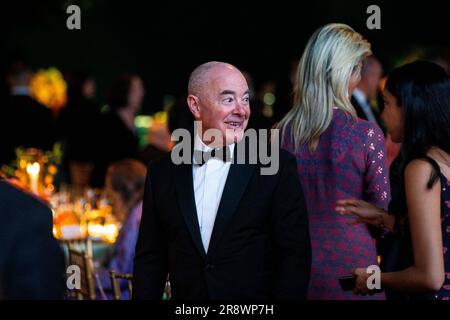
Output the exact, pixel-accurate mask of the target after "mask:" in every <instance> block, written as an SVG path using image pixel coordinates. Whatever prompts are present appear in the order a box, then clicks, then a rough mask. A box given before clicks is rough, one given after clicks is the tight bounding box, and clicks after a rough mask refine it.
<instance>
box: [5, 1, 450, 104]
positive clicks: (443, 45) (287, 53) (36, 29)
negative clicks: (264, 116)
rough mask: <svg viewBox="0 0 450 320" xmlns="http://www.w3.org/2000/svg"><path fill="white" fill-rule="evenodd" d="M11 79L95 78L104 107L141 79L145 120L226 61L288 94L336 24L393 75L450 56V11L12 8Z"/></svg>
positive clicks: (348, 5)
mask: <svg viewBox="0 0 450 320" xmlns="http://www.w3.org/2000/svg"><path fill="white" fill-rule="evenodd" d="M70 4H77V5H79V6H80V7H81V30H68V29H67V28H66V19H67V18H68V16H69V14H67V13H66V8H67V6H68V5H70ZM371 4H377V5H379V6H380V8H381V30H368V29H367V27H366V20H367V18H368V16H369V15H368V14H367V13H366V9H367V7H368V6H369V5H371ZM0 10H1V22H0V23H1V24H2V28H1V30H2V32H4V35H3V36H2V37H1V40H0V41H1V48H2V50H1V53H0V59H1V60H0V61H1V63H2V64H1V70H0V71H1V72H2V74H3V73H4V72H5V70H6V68H7V67H8V64H10V63H11V62H12V61H13V60H14V59H17V58H20V59H22V60H25V61H26V62H27V63H28V64H30V66H31V67H33V68H34V69H38V68H43V67H45V68H46V67H50V66H55V67H57V68H59V69H60V70H62V71H64V70H72V69H84V70H88V71H90V72H92V73H93V75H94V76H95V80H96V83H97V89H98V90H97V97H98V100H99V101H104V97H105V95H106V92H107V89H108V87H109V85H110V84H111V81H112V79H113V78H114V76H116V75H117V74H119V73H121V72H125V71H135V72H137V73H139V74H140V75H141V76H142V78H143V80H144V83H145V87H146V91H147V95H146V99H145V102H144V107H143V113H152V112H154V111H157V110H160V109H161V108H162V106H163V100H164V98H165V96H166V95H171V96H175V97H178V96H181V95H183V94H184V93H185V90H186V86H187V80H188V76H189V74H190V72H191V71H192V70H193V69H194V68H195V67H196V66H197V65H198V64H200V63H202V62H205V61H208V60H221V61H227V62H230V63H232V64H235V65H236V66H237V67H239V68H241V69H244V70H247V71H248V72H250V74H251V75H252V76H253V77H254V79H255V83H256V86H258V85H260V84H262V83H264V82H265V81H267V80H275V81H277V82H278V83H280V84H281V85H284V86H285V87H288V86H289V85H290V84H289V72H290V68H291V65H292V61H294V60H295V59H298V58H299V57H300V55H301V52H302V50H303V48H304V45H305V43H306V41H307V39H308V38H309V36H310V35H311V34H312V32H313V31H314V30H315V29H317V28H318V27H320V26H321V25H323V24H325V23H329V22H343V23H347V24H349V25H351V26H352V27H354V28H355V29H356V30H357V31H359V32H360V33H362V34H363V35H364V36H365V37H367V38H368V40H369V41H370V42H371V43H372V49H373V52H374V53H375V54H376V55H377V56H378V57H379V58H380V59H381V61H382V62H383V64H384V66H385V70H386V71H389V70H390V69H391V68H392V67H393V66H394V65H396V64H397V63H399V61H401V60H402V59H404V58H405V57H406V56H408V55H409V54H410V53H411V52H412V51H413V50H416V49H418V48H426V51H423V50H422V51H421V52H423V53H426V54H431V55H435V54H441V55H447V56H448V52H449V47H450V45H449V43H450V40H449V39H450V34H449V31H450V28H449V24H450V11H449V10H448V9H447V8H446V6H445V2H444V1H442V2H440V1H421V2H418V3H416V2H410V1H408V2H406V1H330V0H315V1H308V2H305V1H296V0H294V1H289V2H287V1H272V2H267V3H265V2H260V1H252V2H249V1H239V2H230V1H220V2H208V3H201V2H196V1H182V2H181V1H180V2H174V1H164V2H157V1H137V0H127V1H117V2H115V1H106V0H95V1H94V0H81V1H56V0H53V1H52V0H50V1H24V0H14V1H5V2H2V4H1V9H0Z"/></svg>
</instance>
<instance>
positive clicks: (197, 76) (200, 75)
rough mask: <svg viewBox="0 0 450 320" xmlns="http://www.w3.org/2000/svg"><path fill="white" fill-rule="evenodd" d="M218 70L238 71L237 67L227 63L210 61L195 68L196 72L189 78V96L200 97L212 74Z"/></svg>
mask: <svg viewBox="0 0 450 320" xmlns="http://www.w3.org/2000/svg"><path fill="white" fill-rule="evenodd" d="M218 68H229V69H234V70H236V71H238V69H237V68H236V67H235V66H233V65H231V64H229V63H225V62H219V61H210V62H206V63H204V64H201V65H199V66H198V67H197V68H195V70H194V71H192V73H191V76H190V77H189V84H188V94H193V95H196V96H198V95H199V94H200V93H201V92H203V91H204V88H205V86H206V84H207V82H208V76H209V74H210V72H211V71H212V70H214V69H218Z"/></svg>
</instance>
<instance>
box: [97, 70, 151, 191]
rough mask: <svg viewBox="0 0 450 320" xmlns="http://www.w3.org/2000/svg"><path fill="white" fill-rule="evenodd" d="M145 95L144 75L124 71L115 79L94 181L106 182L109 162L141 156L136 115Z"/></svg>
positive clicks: (103, 120) (103, 119)
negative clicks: (135, 120)
mask: <svg viewBox="0 0 450 320" xmlns="http://www.w3.org/2000/svg"><path fill="white" fill-rule="evenodd" d="M144 95H145V90H144V86H143V83H142V80H141V78H140V77H139V76H138V75H136V74H124V75H121V76H119V77H118V78H116V79H115V80H114V81H113V84H112V87H111V89H110V92H109V98H108V106H109V110H108V112H107V113H106V114H104V115H102V119H101V121H100V128H99V130H100V133H99V143H98V153H99V156H98V159H97V161H96V164H95V169H94V178H93V185H94V186H96V187H99V186H102V185H103V183H104V178H105V172H106V168H107V167H108V165H109V164H110V163H112V162H114V161H117V160H123V159H128V158H133V159H137V158H138V155H139V139H138V137H137V132H136V127H135V124H134V119H135V117H136V114H137V112H138V111H139V110H140V108H141V104H142V100H143V98H144Z"/></svg>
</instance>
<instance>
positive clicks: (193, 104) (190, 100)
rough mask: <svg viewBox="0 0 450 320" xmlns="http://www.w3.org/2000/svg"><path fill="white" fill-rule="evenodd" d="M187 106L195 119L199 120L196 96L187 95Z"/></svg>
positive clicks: (198, 105)
mask: <svg viewBox="0 0 450 320" xmlns="http://www.w3.org/2000/svg"><path fill="white" fill-rule="evenodd" d="M187 104H188V106H189V109H190V110H191V112H192V114H193V115H194V118H195V119H200V104H199V99H198V97H197V96H194V95H193V94H190V95H188V97H187Z"/></svg>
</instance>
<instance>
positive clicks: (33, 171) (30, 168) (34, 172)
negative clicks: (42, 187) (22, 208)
mask: <svg viewBox="0 0 450 320" xmlns="http://www.w3.org/2000/svg"><path fill="white" fill-rule="evenodd" d="M40 170H41V167H40V165H39V163H37V162H34V163H33V164H31V163H29V164H27V173H28V175H29V176H30V189H31V192H33V193H35V194H38V192H39V189H38V183H39V172H40Z"/></svg>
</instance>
